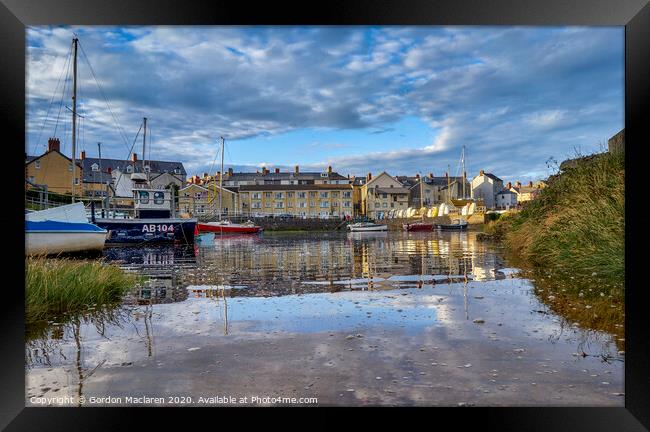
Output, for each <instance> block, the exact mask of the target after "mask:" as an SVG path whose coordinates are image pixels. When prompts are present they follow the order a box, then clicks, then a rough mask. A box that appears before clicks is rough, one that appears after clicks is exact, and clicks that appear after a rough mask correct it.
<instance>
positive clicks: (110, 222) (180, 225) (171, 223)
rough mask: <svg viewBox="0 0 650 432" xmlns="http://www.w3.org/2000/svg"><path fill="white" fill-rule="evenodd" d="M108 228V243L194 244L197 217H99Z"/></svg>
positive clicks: (98, 223) (105, 227) (99, 221)
mask: <svg viewBox="0 0 650 432" xmlns="http://www.w3.org/2000/svg"><path fill="white" fill-rule="evenodd" d="M95 223H96V224H97V226H99V227H101V228H104V229H106V230H108V237H107V239H106V243H107V244H133V243H136V244H137V243H181V244H193V243H194V235H195V230H196V219H97V220H96V221H95Z"/></svg>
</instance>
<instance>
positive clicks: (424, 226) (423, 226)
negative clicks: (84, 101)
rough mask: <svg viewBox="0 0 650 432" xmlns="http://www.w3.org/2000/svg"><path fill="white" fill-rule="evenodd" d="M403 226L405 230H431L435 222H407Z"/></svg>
mask: <svg viewBox="0 0 650 432" xmlns="http://www.w3.org/2000/svg"><path fill="white" fill-rule="evenodd" d="M402 226H403V227H404V231H431V230H432V229H433V224H432V223H427V222H414V223H406V224H404V225H402Z"/></svg>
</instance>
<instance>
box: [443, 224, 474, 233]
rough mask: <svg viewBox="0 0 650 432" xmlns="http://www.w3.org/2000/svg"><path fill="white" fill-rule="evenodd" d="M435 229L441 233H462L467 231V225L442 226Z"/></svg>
mask: <svg viewBox="0 0 650 432" xmlns="http://www.w3.org/2000/svg"><path fill="white" fill-rule="evenodd" d="M436 229H438V230H441V231H464V230H466V229H467V224H464V225H460V224H442V225H436Z"/></svg>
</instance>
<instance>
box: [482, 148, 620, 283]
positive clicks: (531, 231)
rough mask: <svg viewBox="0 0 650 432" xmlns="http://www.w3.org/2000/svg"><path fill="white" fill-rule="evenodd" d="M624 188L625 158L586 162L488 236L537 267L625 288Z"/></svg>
mask: <svg viewBox="0 0 650 432" xmlns="http://www.w3.org/2000/svg"><path fill="white" fill-rule="evenodd" d="M624 186H625V164H624V155H623V153H604V154H602V155H598V156H597V157H593V158H590V159H585V160H583V161H580V162H579V163H576V164H575V166H574V167H573V168H571V169H567V170H565V171H563V172H562V173H561V174H560V175H557V176H554V177H553V178H552V179H550V181H549V184H548V186H547V187H546V188H545V189H544V190H543V191H542V193H541V194H540V195H539V197H538V198H537V199H536V200H534V201H532V202H530V203H528V204H527V205H526V206H525V207H524V208H523V209H522V211H521V212H519V213H518V214H516V215H514V216H511V217H507V218H503V219H502V220H499V221H497V222H496V223H493V224H492V225H491V226H489V227H488V231H491V232H492V233H493V234H495V236H496V237H501V238H502V239H503V240H505V243H506V245H507V247H508V249H509V250H510V252H511V253H512V254H513V255H515V256H517V257H518V258H521V259H522V260H524V261H526V262H528V263H531V264H532V265H533V266H535V267H542V268H551V269H553V270H554V271H555V272H557V273H559V274H564V275H567V276H573V277H575V278H588V279H594V278H595V279H598V280H601V281H603V280H606V281H607V282H609V283H611V284H614V285H620V286H621V287H622V284H623V278H624V273H625V187H624Z"/></svg>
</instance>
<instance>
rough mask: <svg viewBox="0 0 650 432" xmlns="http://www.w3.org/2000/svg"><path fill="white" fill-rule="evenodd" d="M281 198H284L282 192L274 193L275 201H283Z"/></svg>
mask: <svg viewBox="0 0 650 432" xmlns="http://www.w3.org/2000/svg"><path fill="white" fill-rule="evenodd" d="M283 198H284V194H283V193H282V192H276V193H275V199H283Z"/></svg>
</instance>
